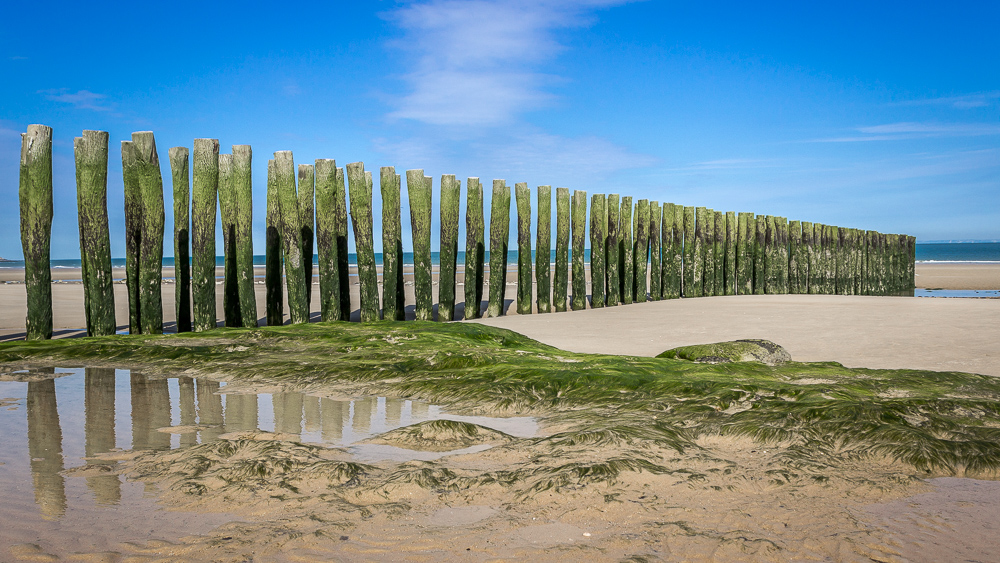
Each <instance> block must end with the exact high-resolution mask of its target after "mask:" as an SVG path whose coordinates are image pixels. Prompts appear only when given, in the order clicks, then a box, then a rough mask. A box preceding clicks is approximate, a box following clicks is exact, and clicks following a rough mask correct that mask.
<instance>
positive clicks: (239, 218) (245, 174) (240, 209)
mask: <svg viewBox="0 0 1000 563" xmlns="http://www.w3.org/2000/svg"><path fill="white" fill-rule="evenodd" d="M252 164H253V151H252V150H251V148H250V145H233V187H234V188H235V189H234V192H235V194H236V271H237V272H238V276H239V277H238V279H239V282H238V283H239V296H240V314H241V315H242V316H243V323H242V324H243V326H244V327H247V328H256V327H257V293H256V290H255V289H254V274H253V174H252Z"/></svg>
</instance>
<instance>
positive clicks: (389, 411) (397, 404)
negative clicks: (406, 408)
mask: <svg viewBox="0 0 1000 563" xmlns="http://www.w3.org/2000/svg"><path fill="white" fill-rule="evenodd" d="M402 417H403V401H401V400H399V399H389V398H386V400H385V424H386V426H387V427H388V428H390V429H391V428H396V427H397V426H399V424H400V420H401V419H402Z"/></svg>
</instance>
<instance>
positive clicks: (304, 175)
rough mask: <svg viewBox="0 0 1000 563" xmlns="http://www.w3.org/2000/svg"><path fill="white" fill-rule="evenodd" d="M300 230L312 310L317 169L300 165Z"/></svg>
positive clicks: (304, 270)
mask: <svg viewBox="0 0 1000 563" xmlns="http://www.w3.org/2000/svg"><path fill="white" fill-rule="evenodd" d="M296 195H297V196H298V200H299V221H300V223H299V225H300V226H299V231H300V232H301V233H302V234H301V235H300V236H301V237H302V240H301V243H302V272H303V277H304V278H305V284H306V312H307V313H308V312H309V311H310V310H311V305H312V286H313V236H314V235H315V232H316V171H315V170H314V169H313V165H312V164H300V165H299V189H298V193H297V194H296Z"/></svg>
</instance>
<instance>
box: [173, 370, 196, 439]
mask: <svg viewBox="0 0 1000 563" xmlns="http://www.w3.org/2000/svg"><path fill="white" fill-rule="evenodd" d="M177 387H178V391H179V395H180V403H181V404H180V407H181V426H194V425H195V424H197V423H198V418H197V417H198V413H197V412H196V408H197V407H195V404H194V380H193V379H191V378H190V377H178V378H177ZM197 443H198V433H197V432H195V431H192V432H185V433H184V434H181V447H182V448H185V447H188V446H193V445H195V444H197Z"/></svg>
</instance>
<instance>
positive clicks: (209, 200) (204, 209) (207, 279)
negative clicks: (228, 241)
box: [126, 139, 280, 331]
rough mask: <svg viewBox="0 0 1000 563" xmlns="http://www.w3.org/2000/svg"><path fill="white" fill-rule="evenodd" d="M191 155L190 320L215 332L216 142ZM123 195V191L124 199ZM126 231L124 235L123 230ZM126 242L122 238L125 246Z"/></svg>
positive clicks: (197, 146)
mask: <svg viewBox="0 0 1000 563" xmlns="http://www.w3.org/2000/svg"><path fill="white" fill-rule="evenodd" d="M193 153H194V154H192V155H191V167H192V175H193V184H192V194H191V257H192V268H191V298H192V304H193V306H194V309H193V317H192V318H193V321H194V330H196V331H202V330H209V329H212V328H215V321H216V311H215V210H216V201H217V200H218V190H219V140H218V139H195V140H194V151H193ZM127 186H128V183H126V187H127ZM127 194H128V191H127V190H126V196H127ZM126 207H127V203H126ZM279 224H280V223H279ZM126 231H128V227H127V226H126ZM127 240H128V239H127V238H126V242H127ZM126 246H127V245H126Z"/></svg>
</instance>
